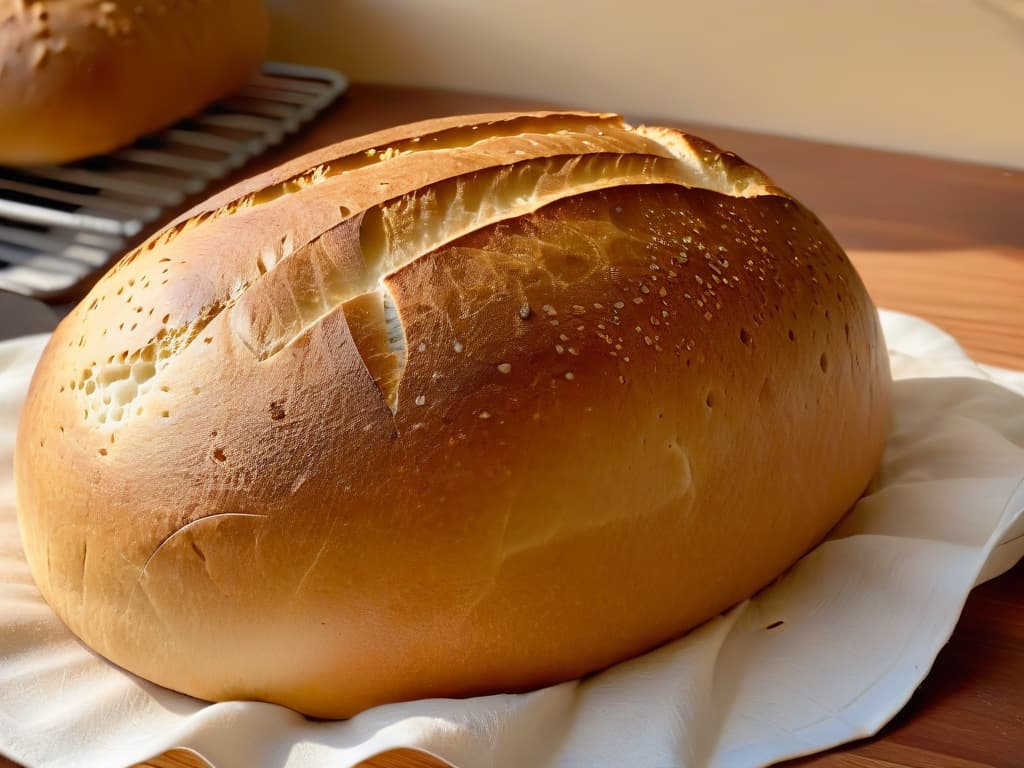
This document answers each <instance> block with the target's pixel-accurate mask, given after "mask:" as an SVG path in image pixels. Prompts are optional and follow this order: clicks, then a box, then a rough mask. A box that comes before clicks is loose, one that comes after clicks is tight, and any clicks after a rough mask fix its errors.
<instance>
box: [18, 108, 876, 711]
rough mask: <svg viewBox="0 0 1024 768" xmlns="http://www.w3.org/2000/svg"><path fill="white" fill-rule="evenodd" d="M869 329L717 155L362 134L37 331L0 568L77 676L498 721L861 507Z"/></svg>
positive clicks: (559, 126) (774, 565)
mask: <svg viewBox="0 0 1024 768" xmlns="http://www.w3.org/2000/svg"><path fill="white" fill-rule="evenodd" d="M888 391H889V378H888V364H887V357H886V351H885V347H884V342H883V340H882V336H881V334H880V331H879V325H878V320H877V317H876V312H875V309H874V307H873V306H872V304H871V301H870V299H869V298H868V296H867V294H866V292H865V290H864V287H863V285H862V283H861V281H860V280H859V279H858V276H857V274H856V273H855V272H854V270H853V268H852V267H851V265H850V262H849V261H848V260H847V258H846V256H845V255H844V253H843V251H842V249H841V248H840V247H839V246H838V245H837V244H836V242H835V240H834V239H833V238H832V237H831V236H830V235H829V233H828V232H827V231H826V229H825V228H824V226H822V224H821V222H820V221H818V219H816V218H815V217H814V215H813V214H811V213H810V212H808V211H807V210H806V209H805V208H804V207H802V206H801V205H800V204H799V203H798V202H796V201H795V200H793V199H792V198H790V197H788V196H787V195H786V194H785V193H783V192H781V191H780V190H778V189H777V188H775V187H773V186H772V185H771V183H770V182H769V181H768V179H767V178H765V176H764V175H762V174H761V173H760V172H759V171H757V170H756V169H754V168H752V167H750V166H748V165H746V164H745V163H743V161H741V160H740V159H739V158H737V157H736V156H735V155H731V154H729V153H723V152H720V151H719V150H717V149H716V148H715V147H713V146H712V145H710V144H708V143H706V142H704V141H701V140H700V139H697V138H694V137H692V136H687V135H685V134H682V133H679V132H677V131H674V130H669V129H663V128H632V127H629V126H627V125H625V124H624V123H623V122H622V120H621V119H620V118H618V117H615V116H610V115H588V114H549V113H538V114H501V115H487V116H479V117H462V118H453V119H446V120H439V121H431V122H426V123H420V124H417V125H411V126H406V127H402V128H397V129H394V130H390V131H385V132H383V133H378V134H374V135H371V136H367V137H364V138H359V139H354V140H352V141H347V142H344V143H342V144H338V145H336V146H333V147H330V148H328V149H325V150H322V151H320V152H317V153H315V154H312V155H309V156H306V157H303V158H300V159H298V160H296V161H294V162H292V163H290V164H289V165H287V166H285V167H283V168H280V169H277V170H276V171H272V172H270V173H267V174H264V175H263V176H260V177H258V178H255V179H253V180H251V181H248V182H246V183H244V184H242V185H241V186H239V187H236V188H234V189H232V190H229V191H227V192H225V193H223V194H221V195H219V196H218V197H216V198H214V199H213V200H212V201H210V202H209V203H207V204H205V205H202V206H200V207H199V208H197V209H195V210H194V211H192V212H191V213H189V214H188V215H186V216H184V217H182V218H181V219H179V220H178V221H177V222H176V223H174V224H173V225H172V226H169V227H168V228H167V229H166V230H164V231H163V232H162V233H160V234H158V235H156V236H154V237H153V238H152V239H151V240H150V241H149V242H147V243H146V244H145V245H143V246H142V247H140V248H139V249H137V250H136V251H134V252H133V253H131V254H129V255H128V256H127V257H126V258H125V259H124V260H123V261H122V262H121V263H120V264H119V265H118V266H117V268H116V269H115V270H114V271H113V272H111V273H110V274H108V275H107V276H106V277H105V278H104V279H103V280H101V281H100V282H99V283H98V284H97V285H96V287H95V289H94V290H93V291H92V293H91V294H90V295H89V296H87V297H86V298H85V300H84V301H83V302H82V303H81V305H80V306H79V307H78V308H77V309H76V310H75V311H74V312H72V313H71V315H70V316H68V317H67V319H66V320H64V322H63V323H62V324H61V326H60V327H59V329H58V330H57V331H56V333H55V334H54V335H53V338H52V341H51V342H50V344H49V346H48V348H47V350H46V352H45V354H44V356H43V358H42V361H41V362H40V364H39V368H38V370H37V372H36V375H35V378H34V380H33V383H32V388H31V392H30V394H29V397H28V402H27V404H26V407H25V411H24V416H23V419H22V422H21V431H20V433H19V438H18V452H17V462H16V476H17V492H18V504H19V512H20V520H21V526H22V532H23V537H24V544H25V551H26V554H27V556H28V559H29V562H30V564H31V566H32V570H33V573H34V574H35V578H36V580H37V582H38V584H39V588H40V589H41V590H42V593H43V595H44V596H45V597H46V599H47V600H48V601H49V602H50V604H51V605H52V606H53V608H54V609H55V610H56V612H57V613H58V614H59V615H60V616H61V618H62V619H63V620H64V621H65V622H66V623H67V624H68V626H69V627H70V628H71V629H72V630H73V631H74V632H75V633H77V634H78V635H79V637H81V638H82V640H84V641H85V642H86V643H87V644H88V645H90V646H91V647H92V648H94V649H96V650H97V651H98V652H99V653H101V654H103V655H104V656H106V657H107V658H109V659H110V660H112V661H114V662H116V663H117V664H120V665H121V666H123V667H125V668H126V669H129V670H131V671H133V672H135V673H137V674H139V675H142V676H143V677H145V678H147V679H149V680H152V681H155V682H157V683H160V684H162V685H165V686H168V687H170V688H174V689H176V690H179V691H184V692H186V693H189V694H192V695H194V696H198V697H201V698H205V699H212V700H221V699H235V698H242V699H260V700H265V701H272V702H278V703H280V704H284V705H287V706H289V707H293V708H295V709H297V710H299V711H301V712H305V713H309V714H312V715H318V716H322V717H345V716H349V715H352V714H353V713H355V712H358V711H360V710H362V709H365V708H367V707H371V706H373V705H375V704H380V703H382V702H390V701H398V700H407V699H414V698H418V697H433V696H466V695H471V694H483V693H492V692H496V691H522V690H527V689H532V688H536V687H538V686H543V685H546V684H549V683H554V682H557V681H561V680H567V679H570V678H574V677H577V676H579V675H583V674H585V673H588V672H592V671H594V670H598V669H601V668H603V667H606V666H608V665H610V664H614V663H615V662H618V661H621V660H622V659H626V658H628V657H630V656H633V655H635V654H639V653H642V652H644V651H646V650H648V649H651V648H653V647H655V646H657V645H658V644H660V643H663V642H665V641H666V640H669V639H670V638H674V637H677V636H679V635H680V634H682V633H684V632H686V631H687V630H688V629H690V628H691V627H693V626H695V625H697V624H699V623H700V622H703V621H705V620H706V619H708V618H709V617H712V616H714V615H716V614H717V613H718V612H720V611H722V610H724V609H726V608H728V607H729V606H731V605H733V604H734V603H736V602H737V601H740V600H743V599H744V598H745V597H747V596H749V595H751V594H752V593H754V592H755V591H756V590H758V589H760V588H761V587H763V586H764V585H766V584H767V583H769V582H770V581H771V580H772V579H774V578H775V577H776V576H778V575H779V574H780V573H781V572H782V571H783V570H785V569H786V568H787V567H788V566H789V565H790V564H792V563H793V562H794V561H795V560H796V559H797V558H799V557H800V556H801V555H802V554H803V553H805V552H806V551H807V550H808V549H809V548H811V547H813V546H814V545H815V544H816V543H817V542H818V541H819V540H820V539H821V538H822V537H823V536H824V535H825V533H826V532H827V531H828V530H829V528H830V527H831V526H833V525H834V524H835V523H836V521H837V520H839V519H840V517H841V516H842V515H843V513H844V512H845V511H846V510H847V509H848V508H849V507H850V506H851V505H852V504H853V503H854V502H855V501H856V499H857V498H858V496H859V494H860V493H861V492H862V490H863V489H864V487H865V486H866V485H867V483H868V482H869V480H870V478H871V476H872V474H873V472H874V471H875V469H876V466H877V463H878V461H879V457H880V453H881V451H882V447H883V442H884V440H885V435H886V424H887V409H888Z"/></svg>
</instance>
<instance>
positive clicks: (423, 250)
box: [231, 124, 767, 410]
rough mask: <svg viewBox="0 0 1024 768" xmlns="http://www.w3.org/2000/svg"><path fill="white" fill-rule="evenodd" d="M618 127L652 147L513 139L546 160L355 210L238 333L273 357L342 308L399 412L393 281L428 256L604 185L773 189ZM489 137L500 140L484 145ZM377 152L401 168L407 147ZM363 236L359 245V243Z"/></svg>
mask: <svg viewBox="0 0 1024 768" xmlns="http://www.w3.org/2000/svg"><path fill="white" fill-rule="evenodd" d="M605 127H606V128H608V127H611V126H605ZM615 130H616V131H619V132H622V133H623V135H624V136H626V137H628V138H632V139H635V140H636V142H637V144H638V146H637V149H642V150H644V151H642V152H641V151H637V152H630V153H615V152H607V151H601V150H602V149H605V148H607V146H609V143H608V142H606V141H604V137H605V136H608V134H607V133H606V132H605V131H600V132H599V135H597V136H593V137H592V138H581V137H580V135H577V134H572V138H573V140H574V142H575V143H576V144H577V146H579V145H582V147H580V149H583V150H586V151H582V152H577V153H574V154H568V155H566V154H556V155H553V156H550V155H546V154H544V153H543V150H544V149H545V145H544V144H543V143H542V142H540V141H539V140H537V139H535V138H531V137H524V136H515V137H508V138H507V139H505V143H506V144H507V143H509V142H513V141H514V142H516V143H517V144H525V145H532V151H533V153H534V154H536V155H538V156H536V157H532V158H530V159H526V160H522V161H520V162H514V163H504V164H499V165H492V166H491V167H486V168H483V169H481V170H477V171H474V172H470V173H465V174H461V175H457V176H453V177H448V178H442V179H440V180H438V181H435V182H433V183H431V184H427V185H424V186H421V187H419V188H416V189H414V190H412V191H409V192H407V193H405V194H403V195H400V196H397V197H394V198H391V199H388V200H385V201H383V202H381V203H378V204H376V205H372V206H369V207H365V208H363V209H362V210H359V211H357V213H356V214H354V218H353V219H348V220H346V221H343V222H341V223H339V225H338V226H337V227H335V228H334V229H333V230H331V231H329V232H327V233H325V234H324V235H321V236H320V237H319V238H316V239H315V240H313V241H311V242H310V243H309V244H307V245H306V246H305V247H303V248H301V249H299V250H297V251H295V252H294V253H293V254H291V255H289V256H288V257H285V258H284V259H282V260H281V262H279V263H278V264H277V265H276V267H275V268H273V269H271V270H269V271H268V272H267V274H265V275H264V276H262V277H261V278H260V280H259V281H257V282H256V283H255V284H253V285H252V286H251V287H250V288H249V289H248V290H247V291H246V293H245V295H244V296H243V297H242V298H241V300H240V301H239V302H238V304H237V306H235V307H234V308H233V309H232V321H231V323H232V328H233V330H234V332H235V333H236V335H237V336H238V337H239V338H240V339H241V340H242V341H243V343H245V345H246V346H247V347H248V348H249V349H250V350H251V351H252V352H253V354H254V355H256V356H257V357H258V358H259V359H260V360H268V359H270V358H272V357H273V356H274V355H275V354H277V353H278V352H280V351H281V350H282V349H284V348H286V347H287V346H288V345H289V344H290V343H292V342H293V341H295V340H296V339H298V338H299V337H300V336H302V334H303V333H305V332H306V331H308V330H309V329H310V328H312V327H313V326H315V325H316V324H317V323H318V322H320V321H321V320H322V319H323V318H325V317H326V316H327V315H329V314H331V313H332V312H334V311H336V310H337V309H338V308H339V307H340V308H341V309H342V311H343V312H344V313H345V315H346V319H347V320H348V321H349V327H350V330H351V331H352V335H353V339H354V341H355V343H356V346H357V348H359V351H360V354H361V356H362V358H363V360H364V362H365V363H366V366H367V368H368V370H369V371H370V373H371V375H372V376H373V378H374V380H375V381H376V382H377V384H378V386H379V387H380V389H381V392H382V394H383V395H384V397H385V399H386V400H387V402H388V405H389V406H390V407H391V409H392V410H395V409H396V408H397V400H398V386H399V383H400V382H401V378H402V373H403V371H404V366H405V361H406V348H405V333H404V327H403V324H402V322H401V317H400V315H399V314H398V310H397V307H396V306H395V303H394V301H393V298H392V297H391V295H390V292H389V290H388V281H389V279H390V278H391V277H392V276H393V275H395V274H396V273H398V272H400V271H401V270H402V269H403V268H405V267H406V266H408V265H410V264H412V263H413V262H415V261H417V260H418V259H420V258H422V257H423V256H425V255H426V254H428V253H431V252H432V251H434V250H436V249H438V248H440V247H442V246H444V245H447V244H449V243H451V242H453V241H455V240H457V239H458V238H460V237H462V236H464V235H466V234H469V233H471V232H473V231H476V230H478V229H481V228H483V227H486V226H489V225H491V224H495V223H497V222H500V221H503V220H506V219H510V218H515V217H517V216H522V215H525V214H529V213H532V212H534V211H536V210H537V209H539V208H541V207H543V206H545V205H547V204H549V203H552V202H555V201H557V200H561V199H564V198H567V197H572V196H575V195H579V194H584V193H586V192H591V191H594V190H599V189H607V188H610V187H617V186H626V185H642V184H679V185H683V186H688V187H703V188H710V189H714V190H715V191H718V192H722V193H724V194H731V195H742V196H751V195H753V194H763V193H765V192H766V191H767V188H766V186H765V185H764V183H763V180H762V179H761V178H756V177H755V178H751V177H750V174H749V173H748V177H742V176H740V177H735V176H730V175H729V174H727V173H724V172H722V171H721V170H720V169H719V172H718V173H714V172H710V173H709V172H708V171H709V168H710V169H712V170H714V166H709V165H708V164H707V162H706V160H704V159H701V158H700V156H699V155H698V153H697V151H696V150H694V149H692V148H691V147H690V145H689V144H688V143H686V141H685V138H681V134H678V135H676V139H675V140H674V141H666V142H665V143H664V144H662V143H656V142H653V141H652V140H649V139H647V138H646V137H644V136H643V134H642V133H641V132H639V131H633V130H632V129H629V128H626V127H624V126H622V125H621V124H620V125H617V126H615ZM566 131H568V129H566V128H560V129H559V131H558V133H557V134H555V135H556V136H558V137H564V136H566V135H568V134H567V133H566ZM583 135H587V134H583ZM610 138H611V142H612V145H617V144H621V143H622V142H623V136H619V135H613V136H611V137H610ZM662 138H665V137H664V136H663V137H662ZM488 141H493V139H484V140H483V143H487V142H488ZM506 149H507V147H506ZM548 149H550V148H548ZM559 149H560V147H559ZM655 152H657V154H655ZM526 153H527V150H526V149H523V148H522V147H521V146H515V147H514V148H513V149H512V157H520V156H522V155H525V154H526ZM380 154H381V156H387V157H389V158H391V159H392V161H393V162H398V161H399V159H400V158H403V157H407V156H408V150H402V151H396V152H391V153H388V152H384V153H380ZM485 157H486V155H485ZM363 167H365V166H363ZM321 175H322V174H321ZM347 207H348V206H346V208H347ZM353 222H355V223H356V224H357V227H358V232H355V231H353V226H352V225H353ZM355 239H357V240H358V248H356V247H353V245H354V240H355ZM340 240H347V241H348V246H347V247H346V246H345V245H343V244H342V243H340V242H339V241H340ZM325 241H330V242H329V244H328V243H326V242H325ZM271 296H273V297H275V300H269V297H271ZM282 299H283V300H282Z"/></svg>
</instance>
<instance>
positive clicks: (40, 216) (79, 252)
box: [0, 63, 348, 299]
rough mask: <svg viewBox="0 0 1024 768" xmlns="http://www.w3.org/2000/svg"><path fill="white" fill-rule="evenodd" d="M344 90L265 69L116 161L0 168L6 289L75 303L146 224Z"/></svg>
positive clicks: (0, 270)
mask: <svg viewBox="0 0 1024 768" xmlns="http://www.w3.org/2000/svg"><path fill="white" fill-rule="evenodd" d="M347 87H348V81H347V80H346V79H345V77H344V76H343V75H341V74H340V73H338V72H335V71H333V70H329V69H318V68H312V67H300V66H294V65H291V64H278V63H268V64H266V65H264V67H263V70H262V71H261V73H260V74H259V75H257V76H256V77H254V78H253V79H252V80H251V81H250V82H249V83H248V85H246V86H245V87H243V88H242V89H241V90H239V91H237V92H235V93H233V94H231V95H230V96H228V97H227V98H225V99H224V100H223V101H220V102H218V103H216V104H214V105H212V106H211V107H210V108H208V109H207V110H206V111H205V112H204V113H203V114H201V115H198V116H196V117H193V118H190V119H188V120H184V121H182V122H180V123H178V124H177V125H175V126H173V127H171V128H169V129H167V130H165V131H163V132H161V133H157V134H153V135H152V136H147V137H145V138H142V139H140V140H139V141H137V142H136V143H135V144H133V145H131V146H128V147H125V148H123V149H120V150H118V151H116V152H113V153H111V154H109V155H100V156H97V157H91V158H88V159H86V160H82V161H79V162H75V163H71V164H69V165H60V166H58V165H48V166H43V167H39V168H27V169H26V168H6V167H4V166H0V289H5V290H8V291H13V292H15V293H20V294H22V295H25V296H32V297H35V298H42V299H55V298H68V297H70V296H71V295H72V294H73V293H74V291H75V288H76V287H78V286H80V285H81V284H84V283H86V282H88V281H90V280H92V279H94V278H95V277H96V276H97V273H98V272H102V271H103V270H104V269H105V268H106V267H107V266H109V265H110V263H111V262H112V261H113V260H114V259H116V258H117V257H118V256H120V255H121V254H122V253H124V252H125V251H126V250H127V249H128V248H129V247H131V246H132V245H133V244H135V243H136V242H137V240H138V235H139V233H140V232H142V230H143V229H144V228H145V227H146V225H148V224H152V223H153V222H156V221H158V220H160V219H161V218H164V217H166V216H167V214H168V212H169V210H171V209H173V208H175V207H176V206H178V205H180V204H181V203H182V201H184V200H185V198H186V197H189V196H191V195H194V194H196V193H198V192H201V191H202V190H203V189H204V188H205V187H206V186H207V185H208V184H209V183H210V182H211V181H213V180H214V179H218V178H221V177H222V176H224V175H226V174H228V173H230V172H231V171H233V170H236V169H237V168H239V167H241V166H242V165H244V164H245V163H246V162H247V161H248V160H250V159H252V158H253V157H255V156H256V155H259V154H260V153H262V152H264V151H266V150H267V148H269V147H272V146H274V145H275V144H278V143H280V142H281V141H282V140H283V139H284V138H285V136H287V135H288V134H290V133H293V132H295V131H297V130H298V129H299V127H301V126H302V125H303V124H305V123H307V122H309V121H310V120H312V119H313V118H314V117H315V116H316V115H317V113H319V112H320V111H321V110H322V109H324V108H325V107H326V106H327V105H328V104H330V103H331V102H332V101H333V100H334V99H335V98H337V97H338V96H339V95H340V94H341V93H343V92H344V91H345V89H346V88H347Z"/></svg>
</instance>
